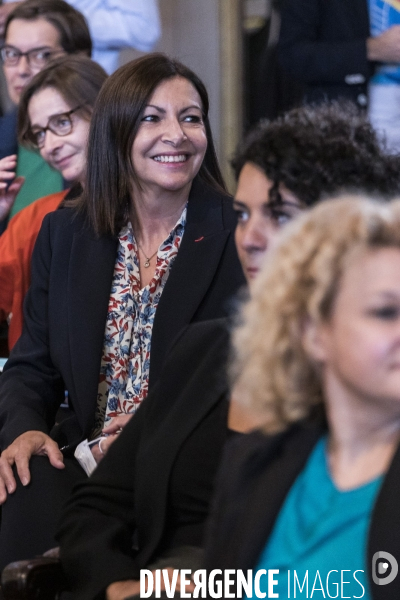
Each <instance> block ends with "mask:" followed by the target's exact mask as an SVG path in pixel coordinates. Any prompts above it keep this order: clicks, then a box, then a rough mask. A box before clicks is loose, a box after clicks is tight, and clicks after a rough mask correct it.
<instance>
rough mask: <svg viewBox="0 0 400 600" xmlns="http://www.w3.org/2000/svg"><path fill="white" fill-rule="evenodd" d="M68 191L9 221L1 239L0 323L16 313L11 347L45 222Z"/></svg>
mask: <svg viewBox="0 0 400 600" xmlns="http://www.w3.org/2000/svg"><path fill="white" fill-rule="evenodd" d="M67 193H68V190H63V191H62V192H58V193H56V194H50V195H49V196H44V197H43V198H39V200H36V201H35V202H33V203H32V204H30V205H29V206H27V207H26V208H24V209H23V210H21V211H20V212H18V213H17V214H16V215H15V216H14V217H13V218H12V219H11V221H10V222H9V224H8V227H7V229H6V231H5V232H4V233H3V235H1V236H0V320H5V319H6V318H7V317H8V316H9V314H10V313H11V314H12V317H11V320H10V327H9V330H8V345H9V348H10V350H11V348H12V347H13V346H14V344H15V342H16V341H17V339H18V338H19V336H20V335H21V332H22V324H23V313H22V306H23V302H24V298H25V294H26V292H27V291H28V288H29V286H30V283H31V258H32V252H33V248H34V246H35V242H36V238H37V235H38V233H39V230H40V227H41V225H42V221H43V219H44V217H45V216H46V215H47V213H49V212H52V211H53V210H56V209H57V208H58V206H59V205H60V203H61V201H62V200H63V198H64V197H65V196H66V194H67Z"/></svg>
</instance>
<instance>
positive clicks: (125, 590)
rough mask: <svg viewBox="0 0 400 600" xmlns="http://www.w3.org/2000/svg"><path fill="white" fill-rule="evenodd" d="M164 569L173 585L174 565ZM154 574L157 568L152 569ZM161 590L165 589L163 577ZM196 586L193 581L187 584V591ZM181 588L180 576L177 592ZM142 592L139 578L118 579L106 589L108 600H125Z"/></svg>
mask: <svg viewBox="0 0 400 600" xmlns="http://www.w3.org/2000/svg"><path fill="white" fill-rule="evenodd" d="M162 570H163V571H167V573H168V581H169V583H170V585H171V583H172V578H173V574H174V569H173V568H172V567H167V568H166V569H162ZM152 573H153V575H155V570H154V571H152ZM160 589H161V591H164V590H165V585H164V579H163V577H161V586H160ZM194 589H195V586H194V584H193V583H190V585H186V586H185V591H186V592H190V593H191V592H193V591H194ZM180 590H181V581H180V577H178V579H177V582H176V588H175V592H180ZM136 594H137V595H139V594H140V581H137V579H129V580H128V581H116V582H115V583H112V584H111V585H109V586H108V588H107V591H106V600H124V599H125V598H128V597H129V596H135V595H136Z"/></svg>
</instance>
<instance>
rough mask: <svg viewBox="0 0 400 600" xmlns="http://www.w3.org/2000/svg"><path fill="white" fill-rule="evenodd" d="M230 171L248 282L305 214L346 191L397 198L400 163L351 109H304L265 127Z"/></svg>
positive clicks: (348, 106)
mask: <svg viewBox="0 0 400 600" xmlns="http://www.w3.org/2000/svg"><path fill="white" fill-rule="evenodd" d="M232 165H233V167H234V169H235V173H236V177H237V179H238V188H237V192H236V195H235V204H234V206H235V209H236V211H237V212H238V216H239V224H238V227H237V229H236V246H237V249H238V252H239V258H240V260H241V263H242V267H243V270H244V272H245V275H246V278H247V280H248V281H250V280H251V279H253V278H254V277H255V276H256V275H257V273H258V270H259V268H260V264H261V261H262V259H263V257H264V254H265V252H266V250H267V249H268V247H269V245H270V244H271V243H272V242H273V240H274V236H275V234H276V233H277V232H278V231H279V228H280V226H281V225H282V224H284V223H285V222H286V221H288V220H290V219H291V218H293V217H294V216H295V215H296V214H297V213H298V212H299V211H300V210H303V209H304V208H307V207H310V206H313V205H314V204H316V203H317V202H319V201H320V200H323V199H324V197H326V196H328V195H332V194H338V193H340V192H343V191H350V192H351V191H359V190H362V191H363V192H366V193H368V194H372V195H379V196H380V197H393V196H395V195H397V194H399V192H400V179H399V168H400V156H398V155H388V154H387V153H386V152H385V150H384V148H383V146H382V143H381V140H380V139H379V138H378V136H377V134H376V132H375V131H374V130H373V128H372V127H371V125H370V124H369V122H368V121H367V119H366V118H365V117H364V116H362V114H360V112H359V111H358V109H357V108H356V107H355V106H354V105H352V104H349V103H338V102H334V103H331V104H324V105H319V106H304V107H302V108H297V109H294V110H291V111H290V112H288V113H286V114H285V115H284V116H282V117H280V118H278V119H276V120H275V121H272V122H269V121H265V122H262V123H261V124H259V125H258V126H256V127H255V129H254V130H252V131H251V132H250V133H249V135H248V136H247V137H246V139H245V140H244V142H243V143H242V145H241V146H240V147H239V149H238V152H237V155H236V157H235V158H234V160H233V162H232Z"/></svg>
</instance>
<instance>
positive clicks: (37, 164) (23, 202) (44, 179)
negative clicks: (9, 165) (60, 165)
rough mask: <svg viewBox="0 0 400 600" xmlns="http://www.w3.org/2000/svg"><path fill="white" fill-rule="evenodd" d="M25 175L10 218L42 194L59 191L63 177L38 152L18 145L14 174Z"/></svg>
mask: <svg viewBox="0 0 400 600" xmlns="http://www.w3.org/2000/svg"><path fill="white" fill-rule="evenodd" d="M20 175H23V176H24V177H25V182H24V185H23V186H22V188H21V190H20V191H19V193H18V195H17V197H16V199H15V202H14V205H13V207H12V209H11V212H10V219H11V218H12V217H13V216H14V215H16V214H17V212H19V211H20V210H22V209H23V208H25V207H26V206H28V205H29V204H31V203H32V202H34V201H35V200H38V198H43V196H48V195H49V194H54V193H55V192H61V190H62V189H63V179H62V176H61V173H59V172H58V171H56V170H55V169H52V167H50V166H49V165H48V164H47V162H46V161H45V160H43V158H42V157H41V156H40V154H39V153H38V152H34V151H33V150H28V149H27V148H24V147H23V146H19V147H18V157H17V172H16V176H17V177H19V176H20Z"/></svg>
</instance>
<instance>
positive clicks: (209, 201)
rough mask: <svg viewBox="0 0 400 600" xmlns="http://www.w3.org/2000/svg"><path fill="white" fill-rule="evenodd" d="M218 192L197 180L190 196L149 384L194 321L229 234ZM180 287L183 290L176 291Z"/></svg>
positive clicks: (158, 321)
mask: <svg viewBox="0 0 400 600" xmlns="http://www.w3.org/2000/svg"><path fill="white" fill-rule="evenodd" d="M229 233H230V232H229V230H228V229H225V228H224V225H223V221H222V206H221V201H220V199H219V197H218V196H217V197H216V196H215V192H213V190H211V189H210V188H208V187H206V186H205V185H204V184H202V183H201V182H199V181H195V182H194V183H193V186H192V190H191V193H190V196H189V202H188V212H187V222H186V227H185V233H184V235H183V238H182V242H181V247H180V249H179V252H178V254H177V257H176V259H175V262H174V265H173V267H172V269H171V273H170V275H169V278H168V281H167V284H166V286H165V289H164V291H163V293H162V296H161V299H160V303H159V305H158V308H157V312H156V316H155V319H154V326H153V334H152V340H151V363H150V385H151V384H152V382H153V381H154V380H156V379H157V378H158V376H159V374H160V371H161V366H162V356H164V350H165V348H168V346H169V345H170V344H171V342H172V341H173V340H174V338H175V336H176V335H177V334H178V333H179V331H180V330H181V329H182V328H183V327H184V326H185V325H187V324H188V323H190V322H191V321H192V318H193V315H194V314H195V313H196V310H197V308H198V307H199V305H200V304H201V301H202V300H203V298H204V296H205V295H206V293H207V291H208V289H209V287H210V285H211V282H212V280H213V277H214V275H215V272H216V270H217V268H218V264H219V262H220V259H221V255H222V252H223V250H224V247H225V244H226V242H227V239H228V237H229ZM177 290H181V291H180V293H179V294H177Z"/></svg>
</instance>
